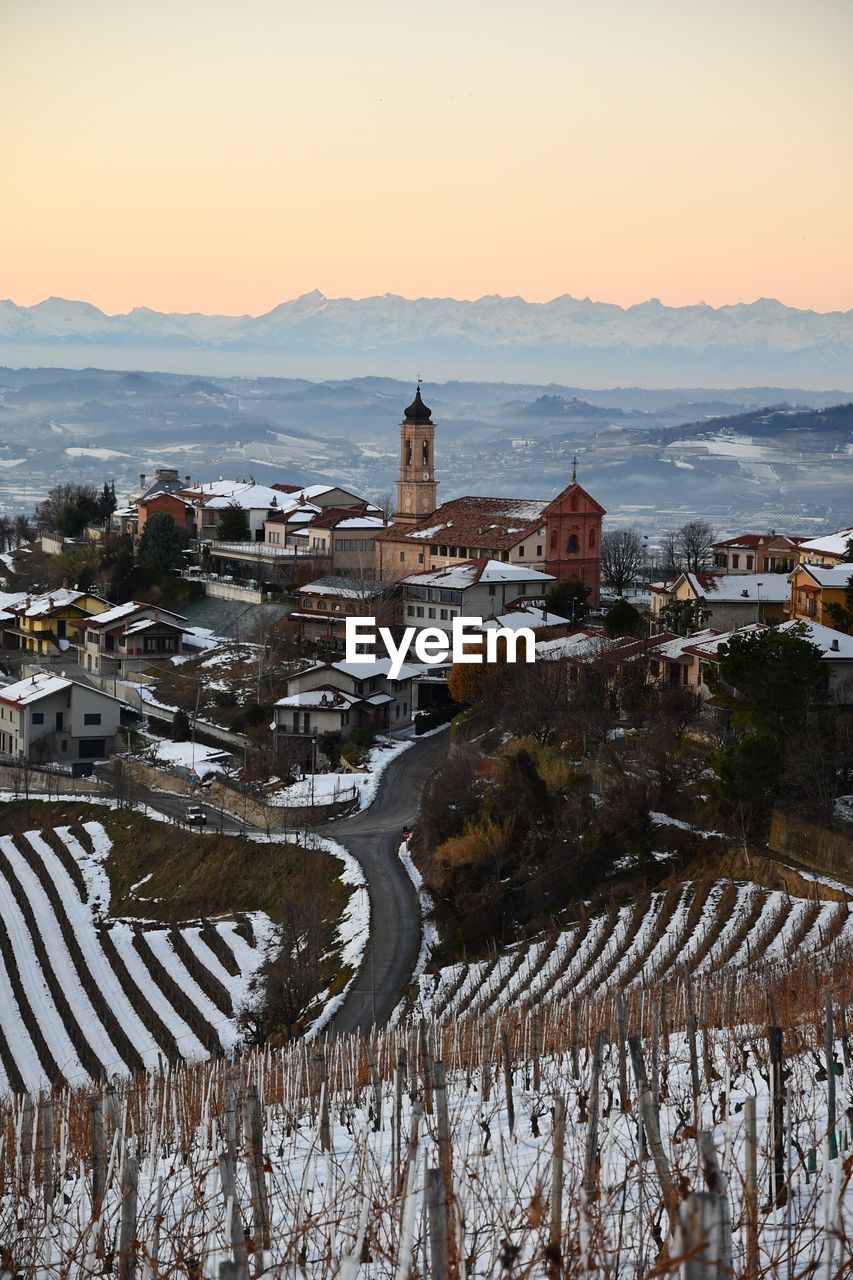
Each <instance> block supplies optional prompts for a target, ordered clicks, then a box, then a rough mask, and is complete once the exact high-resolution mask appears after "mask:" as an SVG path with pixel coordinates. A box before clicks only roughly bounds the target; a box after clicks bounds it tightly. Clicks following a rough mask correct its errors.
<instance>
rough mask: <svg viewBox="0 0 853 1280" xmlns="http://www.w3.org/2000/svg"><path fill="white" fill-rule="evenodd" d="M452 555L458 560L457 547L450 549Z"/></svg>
mask: <svg viewBox="0 0 853 1280" xmlns="http://www.w3.org/2000/svg"><path fill="white" fill-rule="evenodd" d="M450 554H451V555H452V556H453V557H454V559H455V558H456V547H451V548H450Z"/></svg>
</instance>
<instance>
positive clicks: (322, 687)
mask: <svg viewBox="0 0 853 1280" xmlns="http://www.w3.org/2000/svg"><path fill="white" fill-rule="evenodd" d="M390 667H391V660H390V658H377V659H376V660H374V661H369V662H318V663H315V664H314V665H313V666H311V667H308V668H307V669H306V670H305V671H300V672H298V673H297V674H296V675H294V676H291V677H290V679H289V680H288V682H287V693H286V695H285V696H284V697H283V698H279V700H278V702H276V704H275V706H274V708H273V714H274V717H275V719H274V726H275V732H276V735H277V737H278V738H281V737H287V738H313V737H316V736H317V734H320V733H327V732H331V733H340V734H341V736H342V737H344V738H346V737H349V735H350V734H351V733H352V731H353V730H354V729H372V730H374V731H375V732H388V731H391V730H394V729H403V728H405V727H406V726H407V725H408V724H410V723H411V721H412V716H413V713H414V711H415V709H416V707H415V703H416V701H417V681H418V679H419V678H420V677H421V676H422V675H423V674H424V670H425V668H424V667H423V666H420V665H415V664H414V663H405V664H404V665H403V666H402V667H401V669H400V672H399V674H398V676H397V678H396V679H395V680H392V679H390V677H389V674H388V673H389V670H390Z"/></svg>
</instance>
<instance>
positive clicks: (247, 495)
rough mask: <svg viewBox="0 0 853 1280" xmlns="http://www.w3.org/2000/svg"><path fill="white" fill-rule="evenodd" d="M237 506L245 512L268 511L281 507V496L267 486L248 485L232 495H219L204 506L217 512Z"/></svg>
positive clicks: (234, 491) (235, 490) (236, 490)
mask: <svg viewBox="0 0 853 1280" xmlns="http://www.w3.org/2000/svg"><path fill="white" fill-rule="evenodd" d="M235 504H236V505H237V506H238V507H242V508H243V510H244V511H266V510H268V509H269V508H270V507H281V494H280V493H279V492H278V491H277V490H276V489H270V488H269V486H268V485H265V484H247V485H245V486H244V487H242V488H239V489H234V490H233V492H231V493H228V494H225V493H223V494H219V495H217V496H216V497H213V498H211V499H210V500H209V501H208V502H206V503H205V504H204V505H205V506H206V507H211V508H212V509H213V510H215V511H221V510H222V509H223V508H225V507H230V506H234V505H235Z"/></svg>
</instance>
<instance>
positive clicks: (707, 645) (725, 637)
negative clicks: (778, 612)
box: [688, 622, 768, 658]
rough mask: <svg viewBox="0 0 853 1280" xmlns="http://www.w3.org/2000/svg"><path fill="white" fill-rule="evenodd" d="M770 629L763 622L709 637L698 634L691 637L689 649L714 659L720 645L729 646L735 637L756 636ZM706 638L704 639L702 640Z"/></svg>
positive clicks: (751, 623)
mask: <svg viewBox="0 0 853 1280" xmlns="http://www.w3.org/2000/svg"><path fill="white" fill-rule="evenodd" d="M767 630H768V627H766V626H765V624H764V623H763V622H750V623H749V625H748V626H745V627H735V628H734V629H733V630H731V631H718V632H717V633H716V634H710V635H708V634H707V633H706V632H701V633H700V632H698V631H697V632H696V634H695V635H692V636H690V643H689V645H688V648H689V649H690V651H691V652H693V653H698V654H701V655H702V656H703V657H708V658H714V657H716V655H717V650H718V649H719V648H720V645H723V644H728V642H729V641H730V640H731V639H732V638H733V637H734V636H747V635H755V634H756V632H759V631H767ZM703 636H704V638H702V637H703Z"/></svg>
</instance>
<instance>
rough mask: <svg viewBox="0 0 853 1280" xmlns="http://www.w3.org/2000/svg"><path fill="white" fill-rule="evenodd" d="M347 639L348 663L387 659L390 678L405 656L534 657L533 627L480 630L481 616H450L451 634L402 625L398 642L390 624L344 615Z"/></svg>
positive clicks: (431, 659) (431, 661) (427, 661)
mask: <svg viewBox="0 0 853 1280" xmlns="http://www.w3.org/2000/svg"><path fill="white" fill-rule="evenodd" d="M345 640H346V653H345V657H346V661H347V662H363V663H365V664H366V663H370V662H376V660H377V659H383V658H390V659H391V666H390V667H389V669H388V677H389V679H391V680H396V679H398V677H399V675H400V672H401V671H402V669H403V666H404V664H405V663H406V661H407V660H408V661H410V662H418V663H422V664H423V665H425V666H444V665H446V664H447V663H448V662H454V663H456V662H472V663H483V662H498V661H501V662H535V660H536V638H535V636H534V634H533V630H532V628H531V627H519V628H518V629H517V630H513V629H512V628H509V627H489V628H487V629H486V630H483V619H482V618H454V619H453V621H452V623H451V632H450V634H449V635H448V633H447V632H446V631H445V630H443V629H442V628H441V627H406V628H405V629H404V631H403V633H402V635H401V637H400V639H399V641H397V640H395V639H394V636H393V633H392V632H391V629H390V628H389V627H377V625H376V619H375V618H347V619H346V620H345ZM519 649H520V650H521V657H519Z"/></svg>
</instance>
